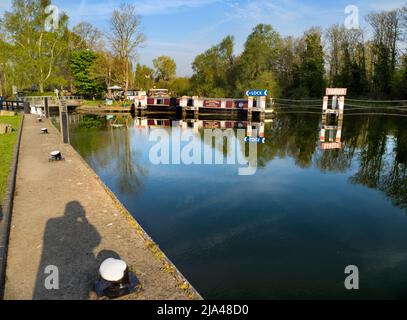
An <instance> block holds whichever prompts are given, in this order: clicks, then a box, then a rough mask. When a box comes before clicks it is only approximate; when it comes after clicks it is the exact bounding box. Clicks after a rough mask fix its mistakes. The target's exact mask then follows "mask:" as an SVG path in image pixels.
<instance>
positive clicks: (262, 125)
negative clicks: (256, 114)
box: [259, 122, 264, 138]
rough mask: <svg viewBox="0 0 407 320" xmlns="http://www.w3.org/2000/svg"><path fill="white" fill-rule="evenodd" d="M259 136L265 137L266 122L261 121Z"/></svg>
mask: <svg viewBox="0 0 407 320" xmlns="http://www.w3.org/2000/svg"><path fill="white" fill-rule="evenodd" d="M259 137H260V138H264V122H261V123H260V128H259Z"/></svg>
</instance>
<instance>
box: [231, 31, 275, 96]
mask: <svg viewBox="0 0 407 320" xmlns="http://www.w3.org/2000/svg"><path fill="white" fill-rule="evenodd" d="M280 48H281V37H280V35H279V34H278V32H277V31H275V30H274V29H273V27H272V26H271V25H264V24H259V25H257V26H256V27H255V28H254V29H253V31H252V33H251V34H250V35H249V36H248V38H247V40H246V43H245V46H244V50H243V53H242V54H241V56H240V57H239V59H238V66H237V71H236V72H237V74H238V79H237V82H236V90H237V92H236V95H238V94H240V95H243V94H244V92H245V91H246V90H248V89H249V87H250V86H251V85H253V84H252V83H253V81H255V82H257V85H260V84H259V83H258V81H257V80H258V79H259V78H262V79H263V80H266V75H270V76H271V75H272V74H275V73H276V70H277V69H278V57H279V55H280ZM272 78H274V75H273V76H272ZM272 78H270V79H267V81H266V82H267V84H266V83H264V85H268V84H269V83H271V82H270V81H271V80H272ZM265 89H270V91H271V89H272V88H266V87H265Z"/></svg>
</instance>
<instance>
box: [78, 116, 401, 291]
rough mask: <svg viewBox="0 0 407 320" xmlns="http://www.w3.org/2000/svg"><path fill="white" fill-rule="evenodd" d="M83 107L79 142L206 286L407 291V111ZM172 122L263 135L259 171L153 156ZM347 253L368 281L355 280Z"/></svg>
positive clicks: (161, 241) (137, 214) (218, 288)
mask: <svg viewBox="0 0 407 320" xmlns="http://www.w3.org/2000/svg"><path fill="white" fill-rule="evenodd" d="M74 117H76V118H75V119H73V118H72V119H71V143H72V144H73V146H74V147H75V148H76V149H77V150H78V151H79V152H80V153H81V154H82V156H83V157H84V158H85V159H86V161H88V163H89V164H90V165H91V166H92V167H93V168H94V169H95V171H96V172H97V173H98V174H99V175H100V176H101V178H102V180H103V181H104V182H105V183H106V184H107V185H108V186H109V187H110V188H111V189H112V191H113V192H114V193H115V194H116V195H117V196H118V198H119V199H120V200H121V201H122V202H123V203H124V205H125V206H126V207H127V208H128V209H129V211H130V212H132V214H133V215H134V216H135V217H136V219H137V220H138V221H139V222H140V223H141V224H142V226H143V227H144V228H145V229H146V231H147V232H148V233H149V234H150V235H151V236H152V237H153V238H154V239H155V240H156V241H157V242H158V243H159V244H160V246H161V247H162V249H163V250H164V251H165V252H166V253H167V254H168V256H169V257H170V258H171V259H172V260H173V262H174V263H175V264H176V265H177V266H178V267H179V268H180V270H181V271H182V272H183V273H184V274H185V276H186V277H187V278H188V279H189V280H190V281H191V282H192V284H193V285H194V286H195V287H196V288H197V289H198V291H200V293H201V294H202V295H203V296H204V297H205V298H267V299H284V298H306V299H307V298H310V299H311V298H349V299H358V298H403V297H404V298H406V297H407V249H406V248H407V237H406V234H407V177H406V168H407V118H399V117H390V116H380V115H371V116H359V115H357V116H355V115H348V116H346V115H345V118H344V119H343V121H339V122H336V123H334V124H332V123H330V122H329V121H328V120H329V119H328V120H327V119H324V118H322V119H321V115H320V114H319V115H318V114H316V115H313V114H296V113H292V114H280V115H278V116H277V117H276V118H275V119H274V120H273V121H270V122H265V123H248V122H247V121H221V120H219V121H218V120H179V119H171V118H169V117H168V116H167V117H164V116H163V117H158V116H156V117H155V118H153V117H146V118H136V119H134V120H133V119H131V118H130V117H126V116H122V117H120V116H115V117H108V119H107V118H106V117H100V118H99V117H96V116H74ZM171 127H177V128H180V130H191V131H193V132H195V133H196V134H197V135H199V133H200V132H201V131H202V130H203V128H218V129H221V130H226V129H228V128H233V129H238V128H245V129H246V130H247V136H255V137H264V138H265V141H262V142H264V143H259V144H258V145H257V148H258V151H257V152H258V167H259V169H258V170H257V173H256V174H255V175H253V176H247V177H244V176H239V175H238V174H237V171H236V166H235V165H227V164H224V165H184V164H180V165H159V166H154V165H152V164H151V162H150V161H149V150H150V148H151V147H152V145H153V143H152V142H150V141H149V139H148V137H149V132H151V130H152V129H153V128H164V129H165V130H167V131H168V133H169V134H171V132H172V131H171V130H170V129H171ZM201 136H202V135H201ZM239 143H240V146H241V148H240V149H239V150H237V152H241V153H242V154H243V153H245V152H247V149H248V145H249V144H250V142H245V141H243V140H242V141H239ZM211 147H212V148H213V150H214V152H215V153H218V154H221V155H222V156H223V157H225V158H227V157H228V148H224V147H222V148H217V146H215V145H212V146H211ZM348 265H357V266H358V267H359V270H360V272H361V283H360V287H361V289H360V290H359V291H346V290H345V288H344V285H343V282H344V279H345V275H344V269H345V267H346V266H348Z"/></svg>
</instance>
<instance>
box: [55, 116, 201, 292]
mask: <svg viewBox="0 0 407 320" xmlns="http://www.w3.org/2000/svg"><path fill="white" fill-rule="evenodd" d="M48 121H49V123H51V125H52V126H53V127H54V128H55V129H56V131H57V132H58V135H59V136H61V132H60V131H59V130H58V129H57V128H56V126H55V125H54V123H53V122H52V121H51V119H48ZM66 146H67V147H69V148H70V149H71V150H72V151H73V152H74V153H75V154H76V155H77V156H78V158H79V159H80V161H81V162H82V164H83V165H84V166H85V167H86V168H87V169H88V170H89V172H90V173H91V174H92V175H93V176H94V178H95V179H96V181H97V182H98V183H99V184H100V185H101V186H102V188H103V189H104V190H105V192H106V193H107V195H108V196H109V197H110V198H111V199H112V200H113V203H114V205H115V206H116V207H117V209H118V210H119V212H120V213H121V215H122V216H123V217H124V218H125V219H126V222H127V223H128V224H129V225H130V227H131V228H132V229H133V230H134V231H135V232H136V233H137V234H138V235H139V236H141V237H142V239H143V240H144V242H145V244H146V248H148V249H149V250H150V252H151V253H152V255H153V256H154V257H155V258H156V259H158V260H159V261H160V262H161V263H162V264H163V268H162V270H163V271H164V272H167V273H170V274H171V275H172V276H173V277H174V278H175V280H176V282H177V284H178V285H177V287H178V288H179V289H181V290H184V291H185V292H186V293H187V296H188V298H189V299H190V300H204V299H203V297H202V296H201V295H200V294H199V292H198V291H197V290H196V289H195V288H194V286H193V285H192V284H191V283H190V282H189V281H188V280H187V278H186V277H185V276H184V275H183V274H182V273H181V271H179V270H178V268H177V267H176V266H175V264H174V263H173V262H172V261H171V260H170V259H169V258H168V257H167V255H166V254H165V253H164V252H163V251H162V250H161V249H160V247H159V245H158V244H157V243H156V242H155V241H154V240H153V239H152V238H151V237H150V235H149V234H148V233H147V232H146V231H145V230H144V229H143V227H142V226H141V225H140V224H139V223H138V222H137V220H136V219H135V218H134V217H133V216H132V215H131V213H130V212H129V211H128V210H127V209H126V207H125V206H124V205H123V204H122V203H121V202H120V200H119V199H118V198H117V197H116V195H115V194H114V193H113V192H112V191H111V190H110V188H109V187H108V186H107V185H106V184H105V183H104V182H103V181H102V179H101V178H100V177H99V175H98V174H97V173H96V172H95V171H94V170H93V168H92V167H91V166H90V165H89V164H88V163H87V162H86V161H85V159H84V158H83V157H82V155H81V154H80V153H79V152H77V151H76V150H75V148H74V147H73V146H72V145H71V144H70V143H69V144H66Z"/></svg>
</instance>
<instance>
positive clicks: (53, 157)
mask: <svg viewBox="0 0 407 320" xmlns="http://www.w3.org/2000/svg"><path fill="white" fill-rule="evenodd" d="M50 155H51V158H50V159H49V161H61V160H62V159H63V158H62V154H61V151H59V150H55V151H52V152H51V153H50Z"/></svg>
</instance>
